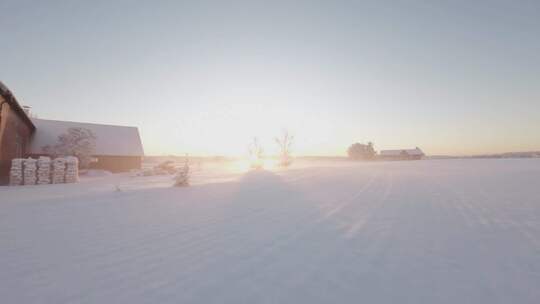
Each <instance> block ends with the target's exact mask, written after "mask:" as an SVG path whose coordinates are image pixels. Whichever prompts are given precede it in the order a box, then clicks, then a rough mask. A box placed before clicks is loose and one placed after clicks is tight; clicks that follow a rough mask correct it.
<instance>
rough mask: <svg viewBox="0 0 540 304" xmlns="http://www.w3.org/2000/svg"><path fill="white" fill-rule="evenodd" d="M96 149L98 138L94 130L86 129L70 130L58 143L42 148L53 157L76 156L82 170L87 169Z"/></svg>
mask: <svg viewBox="0 0 540 304" xmlns="http://www.w3.org/2000/svg"><path fill="white" fill-rule="evenodd" d="M95 148H96V136H95V135H94V133H93V132H92V130H89V129H85V128H69V129H67V131H66V133H64V134H61V135H60V136H58V143H57V144H55V145H53V146H50V145H47V146H44V147H42V150H43V152H44V153H46V154H48V155H51V156H52V157H58V156H75V157H77V158H78V159H79V164H80V166H81V168H87V167H88V166H89V165H90V162H91V160H92V154H93V153H94V151H95Z"/></svg>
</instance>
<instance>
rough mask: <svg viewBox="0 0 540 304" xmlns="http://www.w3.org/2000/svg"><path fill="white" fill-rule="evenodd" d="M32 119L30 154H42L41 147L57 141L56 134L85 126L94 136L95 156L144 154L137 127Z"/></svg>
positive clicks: (51, 144)
mask: <svg viewBox="0 0 540 304" xmlns="http://www.w3.org/2000/svg"><path fill="white" fill-rule="evenodd" d="M32 121H33V123H34V125H35V126H36V132H35V134H34V136H33V138H32V141H31V143H30V153H31V154H42V153H43V147H45V146H47V145H50V146H53V145H55V144H56V143H58V136H60V135H61V134H64V133H66V132H67V130H68V129H69V128H85V129H89V130H91V131H92V132H93V133H94V135H95V136H96V149H95V153H94V155H96V156H98V155H104V156H105V155H107V156H144V151H143V146H142V143H141V138H140V136H139V130H138V129H137V127H126V126H112V125H102V124H94V123H83V122H72V121H59V120H47V119H35V118H34V119H32Z"/></svg>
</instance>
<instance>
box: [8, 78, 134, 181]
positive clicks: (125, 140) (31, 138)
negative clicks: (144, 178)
mask: <svg viewBox="0 0 540 304" xmlns="http://www.w3.org/2000/svg"><path fill="white" fill-rule="evenodd" d="M70 128H83V129H88V130H90V131H91V132H92V133H93V134H94V135H95V137H96V139H95V144H96V145H95V150H94V153H93V155H92V156H93V162H92V163H91V164H90V168H96V169H104V170H108V171H111V172H123V171H129V170H131V169H140V168H141V163H142V158H143V156H144V151H143V146H142V143H141V139H140V136H139V130H138V129H137V128H136V127H125V126H112V125H102V124H92V123H80V122H71V121H58V120H45V119H36V118H30V116H29V112H28V109H24V108H23V107H21V105H20V104H19V102H18V101H17V99H16V98H15V96H13V94H12V93H11V92H10V91H9V89H8V88H7V87H6V86H5V85H4V84H2V83H1V82H0V184H1V183H5V182H7V178H8V175H9V168H10V164H11V160H12V159H13V158H25V157H38V156H42V155H46V154H47V153H46V151H45V150H44V147H46V146H52V145H55V144H56V143H57V141H58V137H59V136H60V135H61V134H63V133H65V132H66V131H67V130H68V129H70Z"/></svg>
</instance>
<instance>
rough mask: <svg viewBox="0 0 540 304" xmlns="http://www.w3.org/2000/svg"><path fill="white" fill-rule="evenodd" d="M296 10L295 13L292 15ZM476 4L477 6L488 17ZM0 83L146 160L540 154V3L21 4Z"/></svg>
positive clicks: (6, 23)
mask: <svg viewBox="0 0 540 304" xmlns="http://www.w3.org/2000/svg"><path fill="white" fill-rule="evenodd" d="M291 2H294V4H292V3H291ZM473 2H474V3H473ZM0 12H2V17H0V38H1V40H0V41H1V42H0V43H1V47H0V80H2V81H3V82H4V83H5V84H6V85H8V86H9V87H10V88H11V89H12V91H13V92H14V93H15V94H16V96H17V97H18V99H19V101H20V102H21V103H23V104H28V105H31V106H32V107H33V111H34V113H35V114H37V115H38V116H39V117H41V118H50V119H63V120H75V121H85V122H98V123H111V124H126V125H135V126H138V127H139V128H140V132H141V135H142V139H143V143H144V146H145V150H146V153H147V154H169V153H176V154H180V153H186V152H188V153H191V154H206V155H215V154H226V155H235V154H242V153H244V152H245V149H246V146H247V144H248V142H249V141H250V138H251V137H253V136H258V137H260V138H261V140H262V142H263V144H265V146H266V150H267V151H269V152H271V151H272V149H273V147H272V146H271V143H272V141H271V139H272V136H273V135H277V134H279V133H280V131H281V130H282V129H283V128H287V129H289V131H290V132H291V133H294V134H295V135H296V138H297V141H296V145H295V149H296V153H297V154H311V155H315V154H316V155H340V154H344V153H345V150H346V148H347V146H348V145H349V144H351V143H353V142H356V141H369V140H371V141H373V142H375V145H376V148H378V149H386V148H401V147H404V148H407V147H414V146H420V147H421V148H423V149H424V150H425V151H426V153H428V154H472V153H487V152H503V151H523V150H540V1H388V2H385V1H192V2H187V1H186V2H181V1H21V0H18V1H6V0H0Z"/></svg>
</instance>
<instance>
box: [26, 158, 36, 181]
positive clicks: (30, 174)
mask: <svg viewBox="0 0 540 304" xmlns="http://www.w3.org/2000/svg"><path fill="white" fill-rule="evenodd" d="M36 173H37V160H35V159H33V158H27V159H25V160H24V169H23V174H24V184H25V185H35V184H36V181H37V176H36Z"/></svg>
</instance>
